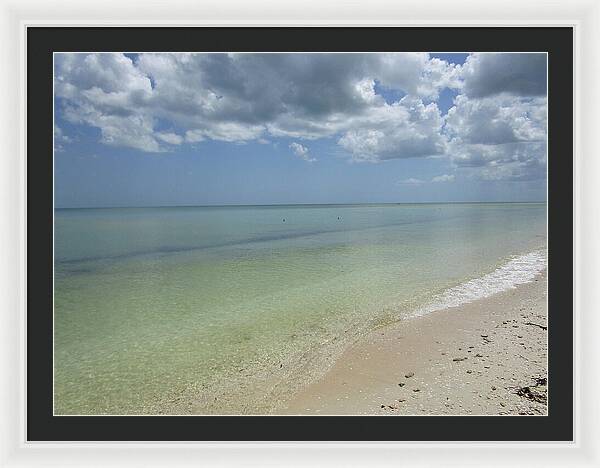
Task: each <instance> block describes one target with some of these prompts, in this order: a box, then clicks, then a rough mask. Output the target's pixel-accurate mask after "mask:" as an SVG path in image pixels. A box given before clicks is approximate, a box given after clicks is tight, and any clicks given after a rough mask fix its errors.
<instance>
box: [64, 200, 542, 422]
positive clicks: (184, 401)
mask: <svg viewBox="0 0 600 468" xmlns="http://www.w3.org/2000/svg"><path fill="white" fill-rule="evenodd" d="M545 236H546V205H545V204H420V205H335V206H334V205H319V206H306V205H294V206H261V207H252V206H248V207H190V208H187V207H178V208H140V209H133V208H121V209H86V210H57V211H56V213H55V297H54V300H55V317H54V318H55V413H57V414H155V413H177V414H180V413H182V414H187V413H195V414H202V413H207V414H208V413H210V414H226V413H263V412H271V411H273V410H274V408H276V407H277V403H278V401H279V400H280V399H281V398H284V396H285V395H286V394H289V392H290V391H292V390H293V388H294V386H295V385H302V384H304V383H306V381H307V380H309V379H310V378H313V377H315V376H316V375H318V374H319V372H322V370H323V369H324V368H325V367H326V366H327V365H329V363H330V362H331V360H332V359H334V358H335V356H336V355H337V354H338V353H339V351H340V350H341V349H342V348H343V346H345V345H346V344H347V343H348V342H349V341H350V340H351V339H354V338H355V337H356V336H357V335H358V334H360V333H363V332H366V331H368V330H369V329H372V328H373V327H376V326H378V325H380V324H384V323H388V322H391V321H394V320H398V319H401V318H403V317H408V316H410V315H411V314H414V313H415V311H425V310H428V309H427V307H430V308H431V306H428V304H429V305H430V304H434V303H436V301H437V303H439V301H440V300H444V297H446V296H444V294H446V295H448V294H450V296H447V297H446V299H447V300H450V299H448V298H454V299H456V297H458V296H460V295H461V294H462V296H460V297H462V298H463V299H464V298H465V297H467V298H468V297H470V295H472V294H474V293H473V292H472V291H473V288H469V287H467V292H465V290H464V288H465V286H464V285H465V284H469V281H472V280H476V279H477V278H480V277H484V278H486V279H485V280H484V281H483V282H481V281H479V282H477V281H475V283H474V284H475V285H476V286H477V287H478V288H479V291H480V292H481V290H482V289H490V290H494V288H496V289H498V288H500V289H502V288H505V287H510V283H511V279H514V280H515V281H518V279H519V278H520V277H522V274H523V272H522V268H520V267H519V268H516V270H515V269H514V268H513V270H514V271H517V273H515V272H511V271H513V270H511V269H510V268H508V269H507V268H504V269H503V267H502V265H505V264H506V263H507V262H510V261H511V259H513V257H514V256H520V255H526V254H528V253H530V252H532V251H535V252H538V254H534V256H535V255H539V256H541V257H540V258H541V260H540V261H543V260H544V258H545V257H544V255H543V250H540V249H542V248H543V247H544V246H545ZM540 252H541V253H540ZM526 258H528V259H531V258H530V257H526ZM536 258H537V257H536ZM513 263H514V259H513ZM519 265H521V264H519ZM513 266H514V265H513ZM499 267H500V271H501V273H499V274H494V273H493V272H494V271H495V270H496V269H498V268H499ZM518 272H520V273H518ZM519 274H521V276H519ZM484 275H488V276H484ZM457 288H458V289H457ZM461 288H462V289H461ZM448 291H454V293H452V292H450V293H449V292H448ZM438 306H439V304H438ZM442 306H443V304H442Z"/></svg>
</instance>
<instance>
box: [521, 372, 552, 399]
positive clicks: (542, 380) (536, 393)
mask: <svg viewBox="0 0 600 468" xmlns="http://www.w3.org/2000/svg"><path fill="white" fill-rule="evenodd" d="M547 384H548V379H547V378H546V377H535V378H534V384H533V385H529V386H525V387H517V388H516V390H515V393H516V394H517V395H519V396H520V397H522V398H526V399H527V400H530V401H535V402H537V403H541V404H543V405H547V404H548V390H547V388H546V386H547Z"/></svg>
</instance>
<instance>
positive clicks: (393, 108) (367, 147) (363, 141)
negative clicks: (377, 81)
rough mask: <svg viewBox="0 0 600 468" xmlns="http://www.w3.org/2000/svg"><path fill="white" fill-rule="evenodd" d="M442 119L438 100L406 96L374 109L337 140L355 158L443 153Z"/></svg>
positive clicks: (373, 159) (404, 156)
mask: <svg viewBox="0 0 600 468" xmlns="http://www.w3.org/2000/svg"><path fill="white" fill-rule="evenodd" d="M442 125H443V119H442V116H441V114H440V111H439V109H438V108H437V105H436V104H435V103H431V104H429V105H424V104H423V102H422V101H421V100H420V99H417V98H412V97H409V96H405V97H404V98H402V99H401V100H400V101H399V102H397V103H394V104H392V105H387V104H384V105H383V106H380V107H379V108H377V109H374V110H373V111H372V112H371V114H370V115H368V116H366V117H365V118H364V119H363V120H362V121H361V122H359V124H358V125H356V126H355V127H356V128H353V129H352V130H348V131H347V132H346V133H344V134H343V135H342V137H341V138H340V139H339V141H338V144H339V145H340V146H341V147H342V148H344V149H345V150H346V151H348V152H349V153H350V154H352V157H353V159H354V160H356V161H371V162H374V161H379V160H386V159H405V158H414V157H424V156H435V155H441V154H443V153H444V150H445V138H444V137H443V136H442V135H441V129H442Z"/></svg>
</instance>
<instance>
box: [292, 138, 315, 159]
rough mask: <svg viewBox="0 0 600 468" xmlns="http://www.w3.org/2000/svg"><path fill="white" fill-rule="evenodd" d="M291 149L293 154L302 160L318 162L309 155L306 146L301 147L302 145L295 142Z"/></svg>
mask: <svg viewBox="0 0 600 468" xmlns="http://www.w3.org/2000/svg"><path fill="white" fill-rule="evenodd" d="M290 149H291V150H292V152H293V153H294V154H295V155H296V156H298V157H299V158H301V159H304V160H305V161H308V162H314V161H316V158H311V157H310V156H309V154H308V152H309V151H308V148H307V147H306V146H303V145H301V144H300V143H296V142H293V143H291V144H290Z"/></svg>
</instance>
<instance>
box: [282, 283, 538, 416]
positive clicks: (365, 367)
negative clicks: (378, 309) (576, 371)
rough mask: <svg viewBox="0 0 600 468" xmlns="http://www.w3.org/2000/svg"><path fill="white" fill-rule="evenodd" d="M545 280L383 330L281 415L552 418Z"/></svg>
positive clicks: (351, 352)
mask: <svg viewBox="0 0 600 468" xmlns="http://www.w3.org/2000/svg"><path fill="white" fill-rule="evenodd" d="M546 299H547V279H546V272H543V273H541V274H539V275H538V276H537V277H536V278H535V280H534V281H532V282H530V283H527V284H523V285H520V286H518V287H517V288H515V289H510V290H508V291H504V292H502V293H499V294H496V295H494V296H491V297H489V298H486V299H482V300H479V301H476V302H472V303H470V304H466V305H463V306H460V307H453V308H448V309H445V310H441V311H438V312H433V313H431V314H428V315H426V316H423V317H418V318H414V319H408V320H404V321H401V322H398V323H397V324H394V325H392V326H388V327H385V328H381V329H378V330H376V331H374V332H372V333H371V334H370V335H368V336H367V337H365V338H363V339H361V340H359V341H358V342H356V343H355V344H354V345H353V346H351V347H350V348H349V349H347V350H346V351H345V352H344V353H343V354H342V356H341V357H340V358H339V359H338V360H337V361H336V363H335V364H334V365H333V366H332V367H331V369H330V370H329V371H328V372H327V373H326V374H325V375H324V376H323V377H322V378H321V379H319V380H317V381H316V382H314V383H312V384H310V385H308V386H307V387H305V388H304V389H302V390H300V392H298V393H297V394H296V395H294V396H293V397H292V398H291V400H290V401H288V402H287V403H286V404H285V406H284V407H283V408H282V409H280V410H278V411H277V414H303V415H307V414H308V415H311V414H312V415H326V414H332V415H343V414H348V415H399V414H402V415H507V414H508V415H519V414H533V415H545V414H547V395H548V387H547V380H546V379H547V352H548V347H547V331H546V329H545V328H546V327H547V305H546Z"/></svg>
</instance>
